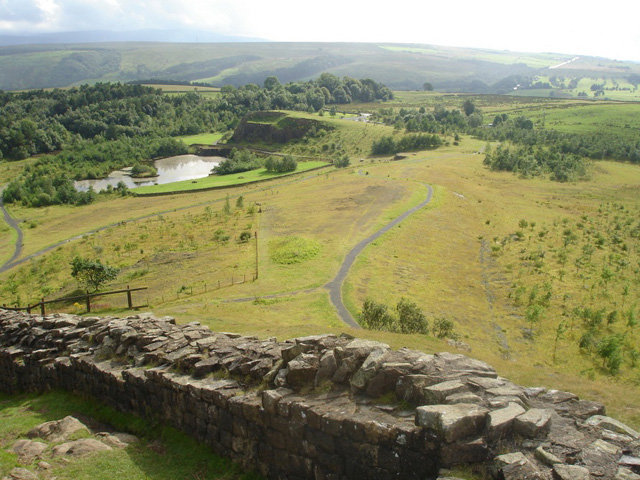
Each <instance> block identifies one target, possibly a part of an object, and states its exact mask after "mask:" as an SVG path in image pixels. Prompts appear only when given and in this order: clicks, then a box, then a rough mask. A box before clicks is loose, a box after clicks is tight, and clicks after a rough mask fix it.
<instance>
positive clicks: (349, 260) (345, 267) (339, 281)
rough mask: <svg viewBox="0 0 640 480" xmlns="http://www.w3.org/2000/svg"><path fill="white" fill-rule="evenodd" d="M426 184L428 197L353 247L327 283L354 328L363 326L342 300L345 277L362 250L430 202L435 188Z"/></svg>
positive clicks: (340, 309)
mask: <svg viewBox="0 0 640 480" xmlns="http://www.w3.org/2000/svg"><path fill="white" fill-rule="evenodd" d="M425 185H426V186H427V188H428V189H429V191H428V192H427V198H426V199H425V200H424V201H423V202H422V203H421V204H420V205H418V206H416V207H413V208H412V209H410V210H407V211H406V212H404V213H403V214H402V215H400V216H399V217H397V218H395V219H394V220H392V221H391V222H390V223H388V224H387V225H385V226H384V227H382V228H381V229H380V230H378V231H377V232H375V233H374V234H372V235H370V236H369V237H367V238H365V239H364V240H362V241H361V242H360V243H358V244H357V245H356V246H355V247H353V249H352V250H351V251H350V252H349V253H348V254H347V256H346V257H345V259H344V261H343V262H342V265H341V266H340V270H339V271H338V274H337V275H336V277H335V278H334V279H333V280H331V281H330V282H329V283H327V284H326V285H325V288H327V289H328V290H329V298H330V299H331V303H332V304H333V305H334V307H336V310H338V315H339V316H340V319H341V320H342V321H343V322H344V323H346V324H347V325H348V326H350V327H353V328H361V327H360V325H359V324H358V322H356V321H355V320H354V319H353V317H352V316H351V314H350V313H349V311H348V310H347V308H346V307H345V306H344V303H343V302H342V286H343V284H344V279H345V278H346V277H347V274H348V273H349V270H350V269H351V267H352V266H353V262H355V260H356V257H357V256H358V255H360V252H362V250H364V248H365V247H366V246H367V245H369V244H370V243H371V242H373V241H374V240H376V239H378V238H379V237H381V236H382V235H383V234H385V233H386V232H388V231H389V230H391V229H392V228H393V227H395V226H396V225H398V224H399V223H400V222H402V221H403V220H404V219H406V218H407V217H408V216H409V215H411V214H412V213H415V212H417V211H418V210H420V209H421V208H423V207H425V206H426V205H427V204H429V202H430V201H431V198H432V197H433V188H431V185H427V184H425Z"/></svg>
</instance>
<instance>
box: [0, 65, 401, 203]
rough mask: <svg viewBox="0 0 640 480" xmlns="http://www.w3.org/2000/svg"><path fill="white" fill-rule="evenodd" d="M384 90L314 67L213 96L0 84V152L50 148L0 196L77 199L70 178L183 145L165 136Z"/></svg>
mask: <svg viewBox="0 0 640 480" xmlns="http://www.w3.org/2000/svg"><path fill="white" fill-rule="evenodd" d="M391 98H393V94H392V93H391V91H390V90H389V89H388V88H387V87H385V86H384V85H381V84H378V83H376V82H374V81H373V80H368V79H365V80H356V79H352V78H347V77H345V78H342V79H341V78H338V77H336V76H334V75H331V74H322V75H321V76H320V77H319V78H318V79H317V80H313V81H309V82H297V83H289V84H286V85H282V84H281V83H280V82H279V80H278V79H277V78H276V77H269V78H267V79H266V80H265V82H264V86H263V87H259V86H257V85H253V84H249V85H245V86H243V87H241V88H235V87H232V86H226V87H224V88H223V89H222V91H221V93H220V95H219V96H218V97H216V98H214V99H205V98H203V97H201V96H200V95H198V94H197V93H187V94H184V95H175V96H170V95H164V94H163V93H162V91H161V90H159V89H154V88H151V87H145V86H142V85H122V84H104V83H103V84H96V85H94V86H87V85H85V86H82V87H79V88H72V89H69V90H58V89H56V90H53V91H43V90H38V91H30V92H25V93H17V94H9V93H5V92H0V159H2V158H4V159H7V160H20V159H24V158H27V157H30V156H32V155H38V154H50V155H47V156H45V157H43V158H41V159H39V160H38V161H37V162H35V163H34V164H33V165H32V166H30V167H27V168H26V169H25V171H24V173H23V174H22V175H21V176H20V177H19V178H17V179H16V180H14V181H13V182H11V184H9V186H8V187H7V188H6V190H5V192H4V194H3V198H4V201H5V202H9V203H11V202H22V203H23V204H24V205H28V206H33V207H40V206H46V205H52V204H61V203H70V204H84V203H88V202H90V201H92V198H94V196H95V193H94V192H87V193H80V192H76V191H75V189H74V188H73V181H72V180H73V179H84V178H100V177H104V176H106V175H107V174H108V173H109V172H110V171H112V170H114V169H117V168H122V167H125V166H131V165H134V166H135V165H136V164H138V163H139V162H142V161H145V160H149V159H151V158H155V157H162V156H170V155H178V154H182V153H186V151H187V147H186V146H185V145H184V144H183V143H182V142H181V141H178V140H175V139H174V138H173V137H175V136H179V135H190V134H197V133H203V132H214V131H222V132H223V131H227V130H230V129H232V128H234V127H235V126H236V125H237V124H238V122H239V121H240V119H241V118H242V117H243V116H244V115H245V114H247V113H248V112H251V111H256V110H270V109H286V110H299V111H313V112H315V111H318V110H320V109H322V108H324V106H325V105H327V104H345V103H351V102H352V101H359V102H362V101H366V102H372V101H379V100H388V99H391Z"/></svg>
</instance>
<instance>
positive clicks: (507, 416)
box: [487, 403, 525, 439]
mask: <svg viewBox="0 0 640 480" xmlns="http://www.w3.org/2000/svg"><path fill="white" fill-rule="evenodd" d="M524 412H525V410H524V408H522V407H521V406H520V405H518V404H517V403H510V404H509V405H507V406H506V407H505V408H501V409H499V410H494V411H493V412H490V413H489V418H488V420H487V430H488V434H489V436H490V437H491V438H494V439H498V438H501V439H504V438H509V437H511V436H512V434H513V423H514V421H515V419H516V417H518V416H520V415H522V414H523V413H524Z"/></svg>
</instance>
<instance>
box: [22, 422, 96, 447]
mask: <svg viewBox="0 0 640 480" xmlns="http://www.w3.org/2000/svg"><path fill="white" fill-rule="evenodd" d="M81 430H84V431H86V432H87V433H90V432H89V429H88V428H87V426H86V425H85V424H84V423H82V422H81V421H80V420H78V419H77V418H75V417H72V416H67V417H64V418H63V419H62V420H57V421H52V422H46V423H43V424H41V425H38V426H37V427H35V428H34V429H32V430H31V431H30V432H29V433H27V436H28V437H29V438H34V437H39V438H42V439H44V440H46V441H48V442H52V443H57V442H64V441H66V440H68V439H69V437H70V436H71V435H72V434H74V433H76V432H78V431H81Z"/></svg>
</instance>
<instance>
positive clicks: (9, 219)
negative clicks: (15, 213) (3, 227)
mask: <svg viewBox="0 0 640 480" xmlns="http://www.w3.org/2000/svg"><path fill="white" fill-rule="evenodd" d="M3 191H4V187H2V188H0V210H2V214H3V215H4V221H5V222H7V225H9V227H10V228H12V229H13V230H15V232H16V233H17V234H18V238H17V239H16V245H15V250H14V252H13V255H12V256H11V258H10V259H9V260H7V261H6V262H5V263H4V264H3V265H2V266H1V267H0V273H2V272H4V271H5V270H8V269H9V268H10V267H11V264H12V263H13V262H15V260H16V259H17V258H18V257H19V256H20V254H21V253H22V238H23V234H22V229H21V228H20V225H18V222H17V221H16V220H15V219H13V218H12V217H11V215H9V212H8V211H7V209H6V208H4V202H3V201H2V192H3Z"/></svg>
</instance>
